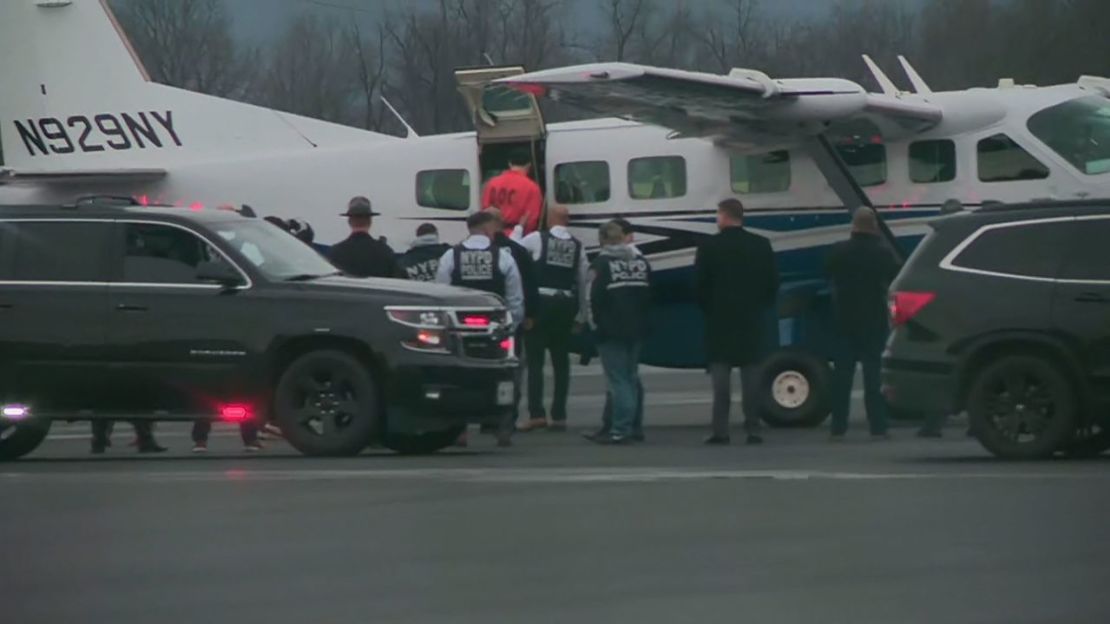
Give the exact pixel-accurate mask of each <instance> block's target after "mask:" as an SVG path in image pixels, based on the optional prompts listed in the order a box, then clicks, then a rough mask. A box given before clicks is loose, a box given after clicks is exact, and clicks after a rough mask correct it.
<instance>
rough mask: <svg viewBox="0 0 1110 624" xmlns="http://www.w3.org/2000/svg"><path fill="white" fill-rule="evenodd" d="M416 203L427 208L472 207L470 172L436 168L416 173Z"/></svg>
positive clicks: (451, 208) (457, 208) (462, 208)
mask: <svg viewBox="0 0 1110 624" xmlns="http://www.w3.org/2000/svg"><path fill="white" fill-rule="evenodd" d="M416 203H417V204H418V205H420V206H424V207H425V208H443V209H446V210H466V209H467V208H470V172H469V171H467V170H466V169H436V170H432V171H421V172H419V173H417V174H416Z"/></svg>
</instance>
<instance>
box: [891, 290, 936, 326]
mask: <svg viewBox="0 0 1110 624" xmlns="http://www.w3.org/2000/svg"><path fill="white" fill-rule="evenodd" d="M936 298H937V295H936V293H931V292H905V291H899V292H896V293H894V295H892V296H891V298H890V320H891V323H893V324H894V326H895V327H899V326H901V325H905V324H906V323H908V322H910V320H911V319H913V317H915V316H917V315H918V313H919V312H921V310H922V309H923V308H924V307H925V306H927V305H929V304H930V303H932V301H933V299H936Z"/></svg>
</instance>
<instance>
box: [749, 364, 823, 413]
mask: <svg viewBox="0 0 1110 624" xmlns="http://www.w3.org/2000/svg"><path fill="white" fill-rule="evenodd" d="M830 376H831V375H830V372H829V365H828V364H827V363H825V362H824V361H823V360H821V359H818V358H816V357H814V356H812V355H810V354H808V353H803V352H800V351H780V352H778V353H776V354H774V355H772V356H771V357H770V358H768V359H767V361H766V362H764V363H763V366H762V372H761V375H760V384H759V394H758V400H759V403H760V408H759V409H760V418H762V419H763V422H765V423H767V424H768V425H770V426H771V427H778V428H803V427H816V426H818V425H820V424H821V423H823V422H825V419H826V418H828V417H829V379H830Z"/></svg>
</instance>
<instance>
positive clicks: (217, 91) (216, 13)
mask: <svg viewBox="0 0 1110 624" xmlns="http://www.w3.org/2000/svg"><path fill="white" fill-rule="evenodd" d="M114 4H115V8H116V13H117V15H118V17H119V19H120V21H121V23H122V24H123V26H124V28H125V29H126V30H127V33H128V35H129V36H130V38H131V40H132V43H133V44H134V45H135V47H136V50H137V52H138V54H139V56H140V57H141V58H142V59H143V64H144V65H146V67H147V70H148V71H149V72H150V73H151V77H152V78H153V79H154V80H156V81H158V82H162V83H165V84H169V85H174V86H178V87H183V88H186V89H190V90H193V91H200V92H202V93H209V94H213V95H220V96H228V97H238V98H242V97H246V96H247V95H248V94H249V92H250V89H251V79H252V78H253V76H254V74H253V72H252V70H251V68H252V67H253V66H255V65H256V64H257V61H258V55H257V52H256V51H255V50H251V49H244V48H243V47H242V46H241V45H240V44H238V43H237V42H236V41H235V39H234V37H233V36H232V34H231V21H230V19H229V18H228V17H227V15H226V14H225V13H224V9H223V3H222V2H221V1H220V0H116V2H115V3H114Z"/></svg>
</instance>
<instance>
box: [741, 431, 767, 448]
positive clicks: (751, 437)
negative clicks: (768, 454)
mask: <svg viewBox="0 0 1110 624" xmlns="http://www.w3.org/2000/svg"><path fill="white" fill-rule="evenodd" d="M744 443H745V444H747V445H748V446H759V445H760V444H763V438H761V437H759V436H757V435H755V434H754V433H749V434H748V439H747V440H745V441H744Z"/></svg>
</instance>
